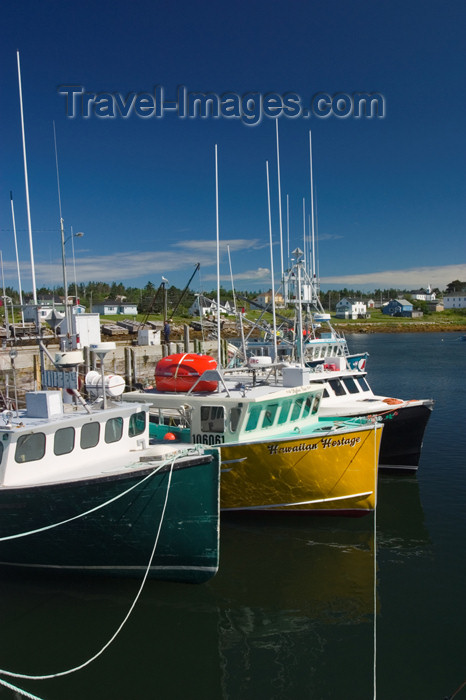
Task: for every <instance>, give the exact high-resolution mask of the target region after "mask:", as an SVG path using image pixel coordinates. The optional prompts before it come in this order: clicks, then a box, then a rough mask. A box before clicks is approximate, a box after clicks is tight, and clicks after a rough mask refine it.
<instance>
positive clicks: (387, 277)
mask: <svg viewBox="0 0 466 700" xmlns="http://www.w3.org/2000/svg"><path fill="white" fill-rule="evenodd" d="M456 279H459V280H466V264H465V263H459V264H458V265H443V266H439V267H435V266H433V265H432V266H426V267H411V268H408V269H406V270H383V271H380V272H369V273H365V274H357V273H356V274H353V275H336V276H333V277H322V278H321V280H320V282H321V284H322V285H326V286H329V285H340V286H344V287H349V288H356V287H357V288H366V289H369V288H370V289H378V288H380V289H388V288H389V287H393V288H395V289H415V288H418V287H426V286H427V285H428V284H430V285H431V286H432V287H438V288H439V289H445V287H446V286H447V284H448V283H449V282H452V281H453V280H456Z"/></svg>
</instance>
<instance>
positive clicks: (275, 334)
mask: <svg viewBox="0 0 466 700" xmlns="http://www.w3.org/2000/svg"><path fill="white" fill-rule="evenodd" d="M265 170H266V173H267V205H268V212H269V239H270V272H271V276H272V314H273V351H274V358H273V359H274V362H276V361H277V357H278V349H277V318H276V314H275V281H274V275H273V251H272V216H271V212H270V183H269V161H268V160H266V161H265Z"/></svg>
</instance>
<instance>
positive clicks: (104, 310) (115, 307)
mask: <svg viewBox="0 0 466 700" xmlns="http://www.w3.org/2000/svg"><path fill="white" fill-rule="evenodd" d="M92 311H93V312H95V313H98V314H100V315H101V316H116V315H120V314H121V315H127V316H136V315H137V312H138V305H137V304H136V302H132V301H123V302H121V301H117V300H116V299H106V300H105V301H104V302H102V303H101V304H93V305H92Z"/></svg>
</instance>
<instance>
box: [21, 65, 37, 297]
mask: <svg viewBox="0 0 466 700" xmlns="http://www.w3.org/2000/svg"><path fill="white" fill-rule="evenodd" d="M16 58H17V62H18V84H19V106H20V111H21V133H22V136H23V162H24V184H25V188H26V210H27V217H28V231H29V250H30V251H31V278H32V298H33V301H34V304H35V305H36V306H37V290H36V273H35V268H34V248H33V245H32V226H31V208H30V203H29V181H28V164H27V159H26V136H25V133H24V114H23V91H22V89H21V66H20V62H19V51H17V52H16Z"/></svg>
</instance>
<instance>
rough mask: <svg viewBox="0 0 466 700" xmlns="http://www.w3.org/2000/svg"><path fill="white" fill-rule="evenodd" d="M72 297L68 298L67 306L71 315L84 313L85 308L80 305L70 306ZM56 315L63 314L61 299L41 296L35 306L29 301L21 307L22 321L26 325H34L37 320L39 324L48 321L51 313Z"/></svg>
mask: <svg viewBox="0 0 466 700" xmlns="http://www.w3.org/2000/svg"><path fill="white" fill-rule="evenodd" d="M73 299H74V297H68V304H69V305H70V308H71V311H72V313H73V314H82V313H84V312H85V311H86V307H85V306H82V305H81V304H73V305H71V302H72V300H73ZM53 311H55V313H58V314H64V313H65V302H64V298H63V297H59V296H55V295H51V296H43V297H40V298H38V299H37V306H36V305H35V304H33V303H32V302H31V301H28V303H27V304H25V305H24V306H23V315H24V320H25V321H26V322H27V323H35V322H36V320H37V319H38V320H39V322H40V323H42V321H48V320H49V318H50V317H51V314H52V312H53Z"/></svg>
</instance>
